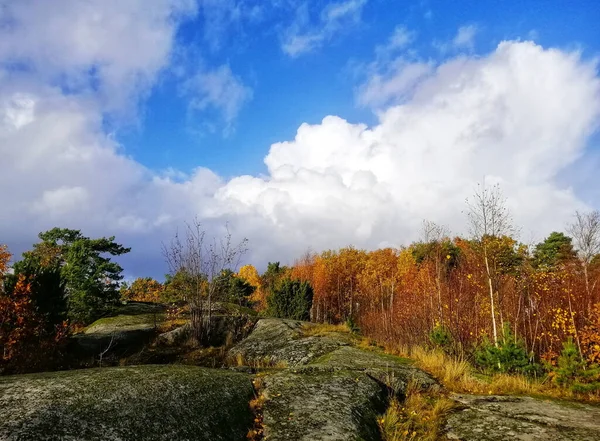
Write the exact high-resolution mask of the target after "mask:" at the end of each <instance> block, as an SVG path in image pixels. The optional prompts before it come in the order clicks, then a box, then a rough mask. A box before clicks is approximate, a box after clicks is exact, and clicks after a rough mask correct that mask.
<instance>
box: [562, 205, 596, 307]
mask: <svg viewBox="0 0 600 441" xmlns="http://www.w3.org/2000/svg"><path fill="white" fill-rule="evenodd" d="M567 232H568V233H569V234H571V236H573V239H574V240H575V248H576V249H577V254H578V255H579V258H580V259H581V263H582V266H583V276H584V280H585V290H586V293H587V299H588V304H587V311H588V313H589V312H590V311H591V310H592V304H593V303H595V302H594V300H595V299H594V298H593V297H594V296H593V292H594V287H595V283H594V284H593V285H591V284H590V264H591V263H592V260H593V259H594V257H596V256H597V255H598V254H600V211H598V210H594V211H590V212H588V213H580V212H579V211H577V212H575V221H574V222H573V223H572V224H569V225H568V226H567ZM590 285H591V286H590Z"/></svg>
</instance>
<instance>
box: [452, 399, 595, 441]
mask: <svg viewBox="0 0 600 441" xmlns="http://www.w3.org/2000/svg"><path fill="white" fill-rule="evenodd" d="M454 399H455V400H456V401H457V402H458V403H459V404H460V408H459V410H458V411H457V412H455V413H453V414H452V415H450V417H449V419H448V427H447V429H448V433H447V437H448V438H449V439H455V440H462V441H505V440H506V441H508V440H523V441H548V440H552V441H597V440H600V407H597V406H590V405H584V404H578V403H572V402H561V401H556V400H547V399H546V400H542V399H536V398H531V397H511V396H478V395H455V396H454Z"/></svg>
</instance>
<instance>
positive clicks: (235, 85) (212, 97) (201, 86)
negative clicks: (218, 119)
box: [181, 65, 252, 129]
mask: <svg viewBox="0 0 600 441" xmlns="http://www.w3.org/2000/svg"><path fill="white" fill-rule="evenodd" d="M181 90H182V93H183V95H184V96H185V97H186V98H187V99H188V100H189V109H190V110H191V111H195V110H200V111H204V110H210V109H213V110H216V111H218V112H219V113H220V114H221V115H222V117H223V120H224V121H225V123H226V126H227V128H228V129H229V128H231V125H232V124H233V120H234V119H235V118H236V116H237V115H238V113H239V111H240V109H241V108H242V106H243V105H244V104H245V103H246V102H247V101H248V100H250V99H251V98H252V89H250V88H249V87H247V86H245V85H244V84H243V83H242V81H241V79H240V78H239V77H237V76H235V75H234V74H233V72H232V71H231V68H230V67H229V66H228V65H223V66H220V67H218V68H216V69H212V70H204V69H200V70H199V71H198V72H197V73H196V74H194V75H193V76H191V77H190V78H188V79H187V80H186V81H184V83H183V84H182V89H181Z"/></svg>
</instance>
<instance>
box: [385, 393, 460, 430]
mask: <svg viewBox="0 0 600 441" xmlns="http://www.w3.org/2000/svg"><path fill="white" fill-rule="evenodd" d="M453 407H454V402H453V401H452V400H450V399H449V398H448V397H447V396H445V395H443V394H440V393H439V392H438V393H426V392H422V391H421V390H420V389H419V388H418V387H417V386H416V385H415V384H414V383H411V384H409V385H408V388H407V392H406V399H405V400H404V402H402V403H400V402H399V401H398V400H397V399H396V398H392V399H391V400H390V403H389V406H388V409H387V411H386V412H385V414H384V415H383V416H382V417H381V418H380V419H379V420H378V423H379V428H380V430H381V435H382V437H383V439H384V440H385V441H435V440H438V439H439V438H440V436H441V434H442V431H443V427H444V422H445V420H446V416H447V415H448V413H449V412H450V411H451V410H452V408H453Z"/></svg>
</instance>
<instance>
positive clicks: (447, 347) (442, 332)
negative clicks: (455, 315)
mask: <svg viewBox="0 0 600 441" xmlns="http://www.w3.org/2000/svg"><path fill="white" fill-rule="evenodd" d="M429 341H430V342H431V344H432V345H433V346H434V347H435V348H437V349H441V350H442V351H444V352H446V353H450V352H451V351H452V345H453V343H454V339H453V338H452V334H451V333H450V330H449V329H448V328H446V327H445V326H441V325H437V326H436V327H435V328H433V329H432V330H431V332H430V333H429Z"/></svg>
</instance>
